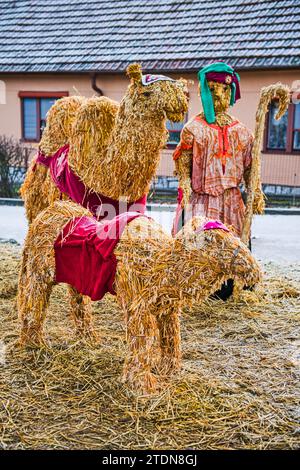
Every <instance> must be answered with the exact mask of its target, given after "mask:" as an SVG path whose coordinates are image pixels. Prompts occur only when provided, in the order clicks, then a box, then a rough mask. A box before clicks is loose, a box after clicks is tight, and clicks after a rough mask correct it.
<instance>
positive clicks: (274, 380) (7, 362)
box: [0, 244, 300, 450]
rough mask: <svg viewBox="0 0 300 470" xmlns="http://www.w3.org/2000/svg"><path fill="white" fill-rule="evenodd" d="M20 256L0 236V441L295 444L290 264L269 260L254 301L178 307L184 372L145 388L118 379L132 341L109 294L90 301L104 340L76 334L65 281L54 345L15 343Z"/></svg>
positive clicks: (296, 275)
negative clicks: (139, 390) (135, 389)
mask: <svg viewBox="0 0 300 470" xmlns="http://www.w3.org/2000/svg"><path fill="white" fill-rule="evenodd" d="M19 261H20V247H18V246H15V245H9V244H5V245H1V250H0V338H1V341H2V350H1V351H0V394H1V404H2V406H1V407H0V448H1V449H3V450H4V449H6V450H10V449H15V450H17V449H18V450H23V449H32V450H34V449H35V450H38V449H49V450H53V449H56V450H57V449H69V450H76V449H77V450H78V449H86V450H91V449H118V450H125V449H131V450H135V449H140V450H141V449H145V450H147V449H149V448H150V449H157V450H159V449H170V450H172V449H173V450H174V449H176V450H182V449H194V450H196V449H218V450H221V449H256V450H258V449H269V450H271V449H273V450H275V449H286V450H288V449H299V420H298V416H299V414H298V412H299V381H298V380H297V376H298V375H299V365H300V364H299V334H300V321H299V320H300V319H299V311H300V272H299V269H298V267H297V266H296V265H295V266H294V267H293V266H286V265H285V266H282V267H276V266H274V264H272V263H268V264H267V265H266V266H265V270H266V275H265V276H264V280H263V289H262V291H263V293H262V295H261V296H258V298H257V300H256V302H255V303H254V302H246V301H243V300H241V299H240V300H239V301H238V302H237V303H236V302H234V301H233V300H228V302H226V304H224V302H222V301H217V300H211V299H209V300H208V301H205V302H203V303H201V304H200V305H195V306H194V307H193V310H192V311H190V312H187V311H183V315H182V319H181V333H182V335H181V336H182V337H181V341H182V350H183V356H182V369H181V372H180V374H176V375H175V374H174V375H173V376H172V377H171V378H170V380H169V382H168V383H165V386H164V387H163V388H162V390H161V391H159V392H157V393H156V394H154V395H153V394H152V395H149V396H145V395H144V396H142V397H141V396H140V395H137V394H134V393H131V391H130V390H129V389H128V387H125V386H124V385H122V384H121V383H120V380H119V377H120V374H121V371H122V364H123V362H124V360H125V358H126V356H127V354H128V349H127V345H126V343H125V341H124V318H123V312H122V310H120V308H118V305H117V303H116V301H115V298H113V297H112V296H110V295H107V296H105V298H104V299H103V300H102V301H101V302H95V303H94V304H93V306H94V322H95V330H96V331H97V332H98V333H99V335H100V336H101V338H102V339H101V342H99V343H96V344H95V343H94V344H91V343H89V342H85V341H81V340H80V341H78V339H77V338H74V329H73V328H72V326H73V325H72V323H71V322H70V320H69V318H68V314H67V313H68V304H67V303H66V295H65V286H63V285H60V286H56V287H55V288H54V292H53V295H52V297H51V302H50V306H49V313H48V315H47V317H48V319H47V334H48V337H49V338H50V339H51V349H42V350H34V349H33V350H30V349H29V350H28V349H24V348H19V347H17V346H16V340H17V335H18V327H19V325H18V318H17V312H16V308H15V293H16V290H17V270H18V264H19ZM0 347H1V346H0Z"/></svg>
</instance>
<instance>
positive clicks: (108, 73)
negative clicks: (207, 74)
mask: <svg viewBox="0 0 300 470" xmlns="http://www.w3.org/2000/svg"><path fill="white" fill-rule="evenodd" d="M31 3H32V2H29V1H22V2H15V1H8V2H5V4H6V7H5V8H3V9H1V11H0V32H1V36H0V134H1V135H2V134H4V135H7V136H14V137H16V138H17V139H21V140H22V141H24V142H27V143H28V145H33V146H35V145H37V142H38V141H39V138H40V129H41V128H42V127H43V126H44V124H45V117H46V112H47V110H48V109H49V107H50V106H51V104H53V102H54V100H55V99H57V98H59V97H61V96H66V95H72V94H81V95H83V96H87V97H89V96H92V95H94V94H95V90H94V89H93V86H94V88H95V84H96V86H98V87H99V88H101V90H102V92H103V94H104V95H105V96H108V97H110V98H112V99H114V100H117V101H120V100H121V98H122V96H123V94H124V92H125V90H126V87H127V86H128V79H127V77H126V76H125V73H124V71H125V69H126V66H127V65H128V64H129V63H131V62H133V61H139V62H141V63H142V65H143V70H145V72H147V73H148V72H152V73H163V74H165V75H169V76H171V77H173V78H179V77H183V78H186V79H187V80H188V83H189V91H190V105H189V111H188V115H187V119H189V118H190V117H192V116H193V115H195V114H197V113H199V112H200V111H201V104H200V98H199V96H198V83H197V78H196V72H197V70H199V68H201V67H202V66H203V65H206V64H208V63H210V62H213V61H217V60H224V61H226V62H228V63H229V64H230V65H232V66H233V67H235V69H236V70H237V71H238V72H239V73H240V76H241V92H242V99H241V100H239V101H238V102H237V103H236V105H235V106H234V107H233V109H232V111H231V112H232V114H233V115H234V116H235V117H237V118H238V119H239V120H241V121H242V122H244V123H245V124H246V125H247V126H249V127H250V128H251V129H252V130H254V125H255V113H256V108H257V104H258V99H259V92H260V89H261V88H262V87H263V86H266V85H269V84H271V83H275V82H278V81H280V82H282V83H285V84H287V85H289V86H290V87H293V88H294V89H297V88H299V85H300V26H299V25H300V5H299V3H298V1H297V0H296V1H294V0H286V1H282V2H281V1H269V0H266V1H261V2H256V1H254V0H253V1H251V0H247V1H246V0H237V1H234V0H224V2H222V5H223V7H222V16H218V15H216V10H217V9H218V8H219V7H220V2H206V3H205V2H203V1H202V0H192V1H190V0H189V1H184V0H183V1H177V2H176V1H175V2H169V1H168V0H165V1H156V0H149V1H145V0H139V1H134V2H132V1H110V2H108V1H104V0H103V1H101V2H96V1H93V0H87V2H85V5H86V7H84V6H82V5H81V4H80V3H77V2H74V1H73V0H70V1H67V0H53V1H51V2H49V3H46V4H45V3H44V2H42V1H37V2H35V10H34V11H32V10H31ZM217 3H218V4H219V7H218V6H217ZM88 7H89V8H88ZM254 8H256V11H255V12H254ZM212 13H214V14H212ZM180 25H181V26H180ZM166 44H168V47H166ZM275 108H276V103H274V105H273V106H272V107H271V109H270V113H269V116H268V118H267V122H266V133H265V139H264V146H263V149H262V181H263V184H264V185H268V186H278V187H288V188H297V187H300V104H299V103H298V101H297V100H294V102H293V103H291V105H290V108H289V111H288V113H287V115H286V116H285V117H284V118H283V119H282V120H281V121H280V123H275V121H274V119H273V116H274V111H275ZM168 126H169V129H170V141H169V145H168V148H166V149H165V150H164V151H162V156H161V161H160V165H159V168H158V176H160V177H166V178H165V179H166V181H168V184H171V185H172V182H171V183H170V178H171V177H172V175H173V171H174V165H173V161H172V151H173V148H174V146H175V144H176V141H177V140H178V137H179V132H180V126H175V127H174V126H172V125H171V124H168Z"/></svg>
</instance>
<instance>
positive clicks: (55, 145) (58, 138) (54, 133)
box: [39, 96, 85, 156]
mask: <svg viewBox="0 0 300 470" xmlns="http://www.w3.org/2000/svg"><path fill="white" fill-rule="evenodd" d="M84 100H85V99H84V98H83V97H82V96H66V97H64V98H60V99H59V100H57V101H55V103H54V104H53V106H51V108H50V109H49V111H48V113H47V122H46V127H45V129H44V132H43V135H42V138H41V141H40V145H39V148H40V150H41V152H42V153H43V154H45V155H47V156H50V155H53V154H54V153H55V152H57V150H59V149H60V148H61V147H62V146H63V145H65V144H68V143H69V141H70V136H71V134H72V127H73V122H74V119H75V117H76V115H77V112H78V109H79V107H80V106H81V105H82V104H83V103H84Z"/></svg>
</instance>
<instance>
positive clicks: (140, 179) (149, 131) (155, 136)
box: [103, 114, 166, 201]
mask: <svg viewBox="0 0 300 470" xmlns="http://www.w3.org/2000/svg"><path fill="white" fill-rule="evenodd" d="M165 140H166V130H165V119H164V118H163V117H161V118H156V119H150V118H148V119H147V117H143V116H141V115H134V114H131V115H129V116H126V115H125V116H122V117H118V119H117V121H116V126H115V128H114V130H113V134H112V140H111V144H110V146H109V148H108V152H107V157H106V160H105V168H104V166H103V170H104V173H105V174H106V180H108V181H109V185H105V188H104V187H103V193H104V194H105V195H106V196H109V197H111V198H113V199H120V198H123V197H125V198H127V200H129V201H136V200H137V199H139V198H140V197H142V196H143V195H144V194H145V193H147V192H148V190H149V185H150V183H151V180H152V178H153V177H154V176H155V173H156V168H157V165H158V162H159V158H160V149H161V148H162V147H163V146H164V144H165ZM103 163H104V162H103Z"/></svg>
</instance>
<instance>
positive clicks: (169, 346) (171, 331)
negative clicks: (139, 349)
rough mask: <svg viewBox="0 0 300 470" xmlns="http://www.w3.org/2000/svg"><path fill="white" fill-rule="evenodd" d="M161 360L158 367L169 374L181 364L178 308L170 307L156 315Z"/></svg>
mask: <svg viewBox="0 0 300 470" xmlns="http://www.w3.org/2000/svg"><path fill="white" fill-rule="evenodd" d="M157 323H158V328H159V340H160V350H161V360H160V365H159V369H160V371H161V372H162V373H163V374H171V373H172V372H174V371H175V370H178V369H179V368H180V366H181V338H180V321H179V308H176V307H175V306H173V307H170V311H169V312H168V311H165V312H164V313H163V314H162V315H159V316H158V317H157Z"/></svg>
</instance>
